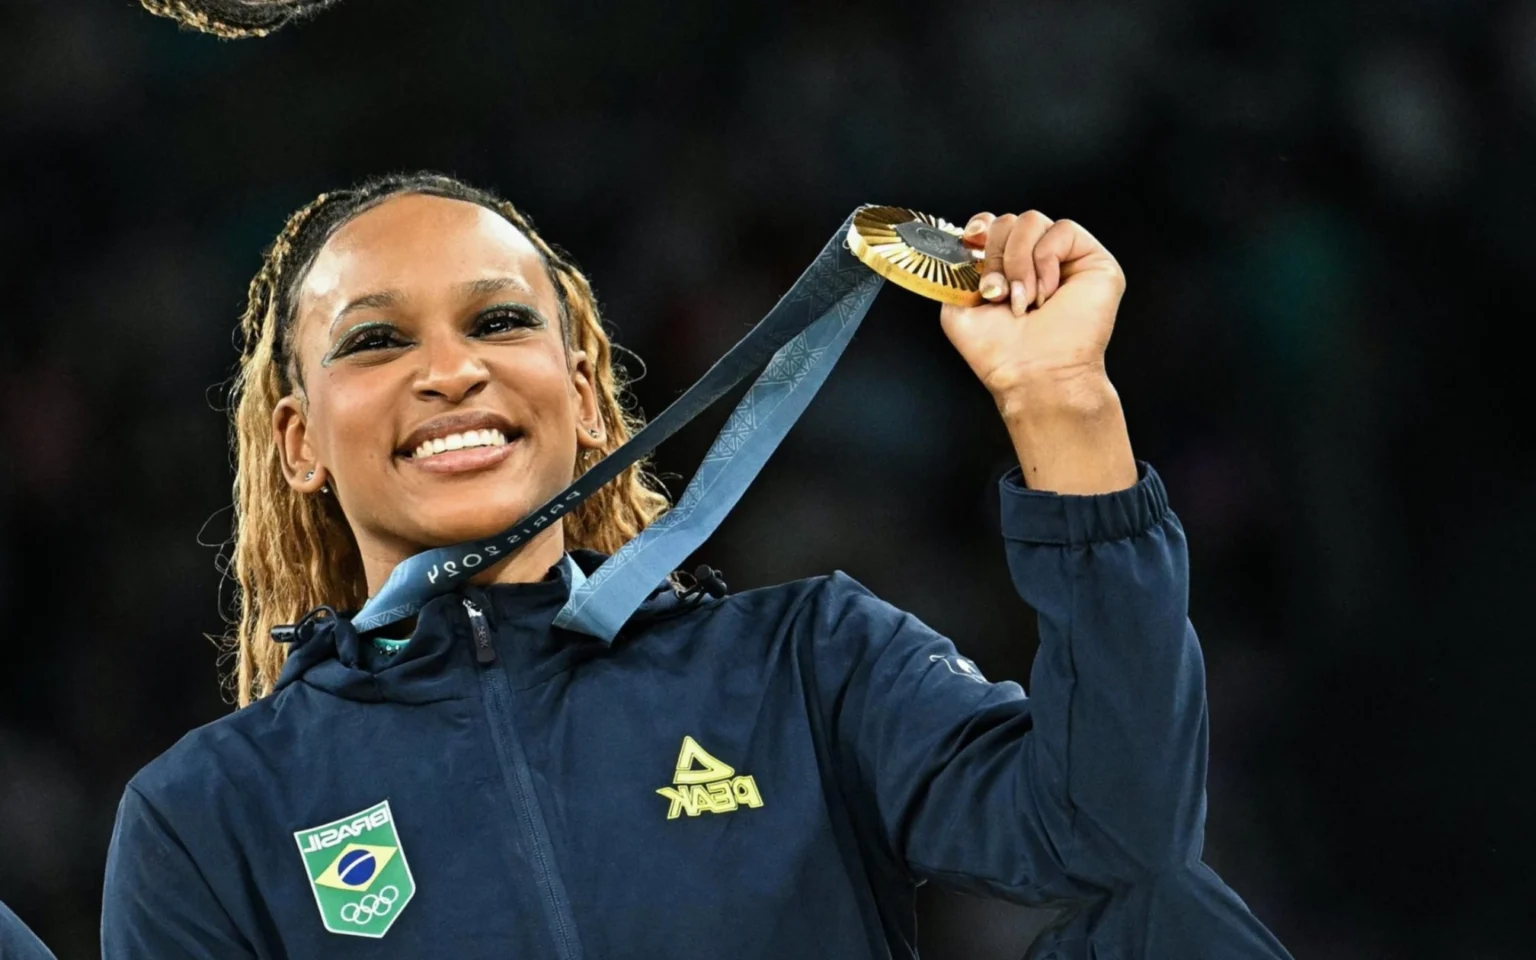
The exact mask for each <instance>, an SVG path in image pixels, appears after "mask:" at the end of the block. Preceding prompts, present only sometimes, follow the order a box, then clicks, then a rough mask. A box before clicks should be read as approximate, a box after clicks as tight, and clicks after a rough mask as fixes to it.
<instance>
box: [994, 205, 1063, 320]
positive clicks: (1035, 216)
mask: <svg viewBox="0 0 1536 960" xmlns="http://www.w3.org/2000/svg"><path fill="white" fill-rule="evenodd" d="M1051 223H1052V220H1051V218H1050V217H1047V216H1046V215H1045V214H1043V213H1041V212H1040V211H1039V210H1031V211H1029V212H1028V213H1024V214H1020V215H1019V218H1018V222H1017V223H1015V224H1014V225H1013V232H1012V233H1010V234H1009V236H1008V244H1007V246H1006V247H1005V248H1004V250H1003V273H1004V275H1005V276H1007V278H1008V290H1009V298H1008V299H1009V303H1010V305H1011V306H1012V308H1013V315H1014V316H1016V317H1022V316H1023V315H1024V311H1025V310H1027V309H1029V303H1030V301H1031V300H1033V299H1034V298H1035V292H1036V290H1037V289H1038V288H1039V277H1038V274H1037V271H1036V270H1035V257H1034V250H1035V244H1037V243H1039V242H1040V238H1041V237H1042V236H1044V235H1045V232H1046V231H1047V230H1049V229H1050V228H1051Z"/></svg>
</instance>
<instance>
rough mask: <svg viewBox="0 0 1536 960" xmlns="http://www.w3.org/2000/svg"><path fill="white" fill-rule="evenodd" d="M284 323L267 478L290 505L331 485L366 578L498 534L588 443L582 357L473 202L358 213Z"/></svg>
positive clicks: (590, 398) (428, 201)
mask: <svg viewBox="0 0 1536 960" xmlns="http://www.w3.org/2000/svg"><path fill="white" fill-rule="evenodd" d="M295 322H296V328H295V336H296V343H295V348H294V355H295V357H296V358H297V359H298V362H299V367H300V375H301V379H302V383H303V386H302V388H301V389H299V390H296V391H295V396H290V397H287V398H284V400H282V401H281V402H280V403H279V405H278V408H277V410H276V411H275V412H274V415H273V426H274V429H275V432H276V434H277V440H278V443H279V446H280V448H281V452H282V454H283V461H284V468H285V470H286V471H287V474H288V480H289V483H290V484H292V485H293V486H294V487H295V488H296V489H298V490H300V491H301V492H303V493H305V494H309V495H323V494H319V493H318V491H319V488H320V487H321V486H322V485H323V484H327V483H328V484H329V485H330V487H331V489H332V491H334V493H335V496H336V497H337V498H338V500H339V502H340V504H341V508H342V511H343V512H344V513H345V514H346V517H347V521H348V523H349V524H350V525H351V527H352V531H353V534H354V535H355V536H356V538H357V541H358V546H359V547H360V548H361V550H362V553H363V559H364V563H365V565H366V566H367V567H369V568H370V570H371V569H373V568H375V567H376V565H378V564H388V565H393V564H394V563H398V562H399V561H400V560H402V559H404V558H405V557H408V556H410V555H411V554H413V553H417V552H419V551H421V550H422V549H425V548H427V547H433V546H441V545H443V544H448V543H456V542H458V541H461V540H468V539H472V538H475V537H481V536H487V535H490V534H492V533H495V532H497V531H499V530H502V529H505V528H506V527H509V526H511V525H512V524H513V523H516V522H517V521H518V520H519V519H521V518H522V517H523V516H525V515H526V514H528V513H529V512H531V511H532V510H533V509H534V508H536V507H538V506H539V505H540V504H542V503H544V502H545V501H546V500H548V499H549V498H550V497H552V496H554V495H555V494H556V493H559V492H560V490H561V489H563V488H564V487H565V486H566V485H567V484H569V483H570V481H571V479H572V477H573V475H574V469H575V462H576V456H577V452H578V449H579V448H581V447H589V448H597V447H599V446H600V445H601V439H602V434H601V430H602V424H601V422H600V418H599V416H598V407H597V402H596V398H595V395H594V393H593V388H592V371H591V365H590V361H589V360H588V358H587V357H586V355H585V354H583V353H581V352H579V351H572V352H567V351H566V349H565V345H564V340H563V338H562V331H561V328H560V317H559V308H558V303H557V300H556V298H555V289H554V285H553V282H552V281H551V279H550V277H549V274H548V272H547V271H546V270H545V268H544V263H543V261H542V259H541V258H540V256H539V254H538V251H537V250H536V249H535V248H534V246H533V244H532V243H530V242H529V240H528V238H527V237H525V236H524V235H523V234H522V233H521V232H520V231H519V230H518V229H517V228H516V227H514V226H512V224H510V223H508V222H507V221H506V220H504V219H503V218H502V217H500V216H499V215H497V214H496V213H495V212H494V211H491V210H488V209H486V208H484V207H481V206H479V205H478V204H474V203H469V202H466V201H462V200H449V199H445V198H442V197H434V196H426V195H420V194H408V195H403V196H399V197H394V198H392V199H390V200H387V201H385V202H384V203H382V204H380V205H379V206H377V207H374V208H373V209H371V210H368V211H366V212H364V213H362V214H359V215H358V216H357V217H355V218H354V219H353V220H351V221H350V222H348V223H347V224H345V225H344V226H342V227H341V229H339V230H337V231H336V233H335V234H334V235H333V236H332V237H331V238H330V240H329V241H328V242H327V243H326V245H325V246H324V247H323V248H322V249H321V251H320V253H319V255H318V256H317V257H316V258H315V262H314V265H313V266H312V267H311V268H310V270H309V273H308V275H307V276H306V277H305V278H304V281H303V285H302V287H301V288H300V290H299V294H298V297H297V302H296V316H295ZM594 430H595V431H598V434H597V436H593V435H592V433H591V431H594ZM311 470H313V471H314V476H313V477H311V478H308V479H306V477H307V474H308V472H309V471H311ZM554 527H555V528H556V529H558V527H559V524H555V525H554ZM369 579H370V581H372V580H373V579H374V578H373V576H372V575H370V577H369Z"/></svg>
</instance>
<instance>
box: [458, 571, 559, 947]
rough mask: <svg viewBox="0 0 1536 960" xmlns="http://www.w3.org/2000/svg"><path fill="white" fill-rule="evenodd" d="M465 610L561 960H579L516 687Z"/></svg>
mask: <svg viewBox="0 0 1536 960" xmlns="http://www.w3.org/2000/svg"><path fill="white" fill-rule="evenodd" d="M463 600H464V610H465V612H466V613H468V614H469V628H470V630H471V631H472V632H473V634H474V638H475V660H476V661H477V662H478V663H479V664H480V692H481V694H482V702H483V703H484V705H485V715H486V720H487V721H488V722H489V724H490V728H491V741H492V742H493V743H494V744H495V745H496V760H497V762H498V763H500V765H501V776H502V780H503V782H504V783H505V784H506V787H507V791H508V792H509V793H510V794H511V795H512V800H513V802H514V804H516V806H517V810H518V813H519V814H520V820H521V822H522V826H523V830H524V833H525V834H526V836H527V839H528V841H529V847H530V848H531V849H532V850H533V860H534V865H535V867H536V868H537V869H538V871H539V882H540V886H541V888H542V889H543V891H544V902H545V906H546V907H547V908H548V910H549V918H550V922H551V923H552V924H553V926H554V933H555V943H556V945H557V946H558V947H559V950H560V954H559V955H560V957H561V958H562V960H580V958H581V955H582V953H581V944H580V942H579V941H578V940H577V938H576V921H575V918H574V917H573V916H572V915H571V904H570V900H569V899H568V898H567V897H566V894H565V882H564V881H563V880H561V878H560V875H559V874H558V873H557V872H556V871H555V856H554V848H553V846H552V845H551V844H550V841H549V831H548V829H547V828H546V827H545V826H544V814H543V812H542V811H541V810H540V809H539V805H538V798H537V796H536V795H535V793H534V790H533V776H532V774H531V773H530V772H529V770H528V759H527V757H526V756H525V755H524V754H523V745H522V743H521V741H519V740H518V737H517V729H516V727H515V726H514V724H513V722H512V710H511V706H510V704H511V700H512V690H511V685H510V684H509V683H508V682H507V675H506V672H505V671H503V670H501V669H499V668H497V667H496V666H495V663H496V649H495V647H493V646H492V645H491V627H490V623H489V622H488V621H487V620H486V617H485V612H484V611H483V610H481V609H480V605H479V604H477V603H475V601H473V600H471V599H470V598H468V597H464V598H463Z"/></svg>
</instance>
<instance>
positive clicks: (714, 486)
mask: <svg viewBox="0 0 1536 960" xmlns="http://www.w3.org/2000/svg"><path fill="white" fill-rule="evenodd" d="M851 220H852V217H850V218H849V221H845V222H844V224H843V226H842V227H840V228H839V229H838V231H837V233H835V234H833V236H832V239H831V240H829V241H827V245H826V246H825V247H824V248H823V249H822V251H821V253H820V254H819V255H818V256H817V257H816V259H815V260H814V261H813V262H812V263H811V265H810V266H809V267H807V268H806V270H805V272H804V273H803V274H801V275H800V279H798V280H796V281H795V284H794V286H792V287H790V288H789V292H788V293H786V294H784V296H783V297H782V298H781V299H780V300H779V302H778V303H777V304H776V305H775V306H774V308H773V309H772V310H770V311H769V312H768V315H767V316H765V317H763V319H762V320H760V321H758V323H757V325H756V326H755V327H753V328H752V329H751V331H749V332H748V333H747V335H746V336H745V337H743V338H742V339H741V340H740V342H738V343H737V344H736V345H735V346H734V347H732V348H731V349H730V350H729V351H728V352H727V353H726V354H725V356H723V357H721V358H720V359H719V360H718V361H716V363H715V365H714V366H712V367H710V368H709V370H708V372H706V373H705V374H704V376H702V377H700V378H699V381H698V382H697V383H695V384H694V385H693V386H692V387H689V388H688V390H687V391H686V392H685V393H684V394H683V395H682V396H681V397H678V398H677V400H675V401H673V403H672V405H671V406H669V407H667V409H666V410H663V411H662V413H661V415H660V416H658V417H657V418H656V419H654V420H652V421H651V422H650V423H649V424H647V425H646V426H645V428H644V429H642V430H641V431H640V432H639V433H636V434H635V435H634V436H633V437H631V438H630V439H629V440H628V442H626V443H625V444H624V445H623V446H621V447H619V448H618V449H617V450H615V451H613V452H612V453H611V454H609V455H608V456H607V457H604V458H603V459H602V460H600V461H598V462H597V463H596V464H594V465H593V467H592V468H591V469H590V470H588V471H587V472H586V473H584V474H582V475H581V476H580V477H578V478H577V479H576V481H575V482H574V483H572V484H571V485H570V486H569V487H566V488H565V489H564V490H563V491H561V492H560V493H559V494H557V495H556V496H555V497H553V498H552V499H550V500H549V501H548V502H547V503H545V504H544V505H543V506H541V507H539V508H538V509H537V510H535V511H533V512H532V513H530V514H529V515H528V516H526V517H524V518H523V519H522V520H520V521H518V522H517V523H516V524H514V525H512V526H511V527H510V528H508V529H506V530H503V531H502V532H501V533H498V534H496V535H494V536H490V537H486V538H484V539H480V540H471V541H468V542H465V543H460V544H455V545H453V546H449V547H438V548H436V549H433V550H427V551H424V552H422V553H418V554H416V555H415V556H413V557H410V558H408V559H407V560H405V561H404V562H402V563H401V564H400V565H398V566H397V567H395V569H394V570H393V572H391V573H390V575H389V578H388V579H387V580H386V581H385V582H384V585H383V586H382V587H380V588H379V592H378V593H377V594H375V595H374V596H372V597H370V598H369V599H368V602H367V603H365V604H364V605H363V609H362V610H360V611H359V612H358V613H357V615H356V616H355V617H353V618H352V624H353V626H354V627H355V628H356V629H357V630H358V631H359V632H366V631H369V630H376V629H378V628H380V627H384V626H387V625H389V624H391V623H396V622H398V621H400V620H405V619H408V618H410V617H413V616H415V615H416V613H417V612H418V611H419V610H420V609H421V608H422V607H423V606H425V605H426V603H427V601H428V600H431V599H432V598H433V597H436V596H439V595H441V594H445V593H450V592H452V591H453V590H454V589H456V588H457V587H458V585H459V583H460V582H462V581H465V580H468V579H469V578H470V577H471V576H473V575H474V574H475V572H476V571H477V570H478V569H480V568H481V567H485V566H490V565H492V564H496V563H499V562H501V561H502V560H505V559H506V558H507V557H509V556H511V555H512V554H513V553H516V552H517V551H518V550H520V549H521V548H522V547H523V546H524V545H525V544H526V543H527V542H528V541H529V540H530V539H532V538H533V536H534V535H535V534H536V533H538V532H539V531H540V530H542V529H544V528H545V527H547V526H548V525H549V524H551V523H556V522H559V518H560V517H561V516H562V515H564V514H566V513H568V512H569V511H570V510H572V509H574V508H575V507H576V505H577V504H579V503H581V502H582V501H583V500H585V499H586V498H587V497H590V496H591V495H592V494H593V493H595V492H597V490H598V489H599V488H601V487H602V486H603V484H605V483H607V482H609V481H610V480H612V479H614V478H615V477H617V476H618V475H619V474H620V473H622V472H623V471H624V470H625V469H626V468H627V467H629V466H630V465H631V464H633V463H634V462H635V461H637V460H639V459H640V458H642V457H644V456H646V455H647V454H649V453H650V452H651V451H653V450H655V449H656V448H657V447H658V446H660V445H661V443H662V442H663V441H665V440H666V439H667V438H668V437H670V436H672V435H673V434H675V433H676V432H677V431H678V430H680V429H682V427H683V426H684V425H686V424H687V423H688V422H689V421H691V420H692V419H693V418H694V417H697V416H698V415H699V414H700V413H702V412H703V411H704V410H706V409H708V408H709V407H710V406H712V405H713V404H714V403H715V402H716V401H717V400H719V399H720V398H721V397H722V396H724V395H725V394H726V392H727V391H729V390H730V389H731V388H732V387H734V386H735V385H736V384H738V383H740V382H741V381H743V380H745V379H746V378H747V377H748V376H749V375H750V374H751V373H752V372H753V371H754V370H759V369H761V370H762V373H761V374H759V376H758V377H757V379H756V380H755V381H754V382H753V384H752V386H751V387H749V388H748V389H747V392H746V395H745V396H743V397H742V399H741V401H740V402H739V403H738V404H737V405H736V409H735V410H733V411H732V412H731V415H730V418H729V419H728V420H727V421H726V424H725V427H724V428H723V429H722V430H721V431H720V435H719V436H718V437H716V438H715V442H714V443H713V444H712V445H711V446H710V448H709V452H708V453H706V454H705V455H704V460H703V462H702V463H701V464H700V465H699V469H698V471H697V472H696V473H695V474H694V476H693V479H692V480H691V481H689V483H688V486H687V488H686V489H685V490H684V491H683V495H682V497H681V498H679V499H678V502H677V504H676V505H675V506H674V507H673V508H672V509H671V510H669V511H667V512H666V513H665V514H663V515H662V516H661V517H660V518H658V519H657V520H656V521H655V522H654V523H652V524H651V525H650V526H648V527H646V528H645V529H644V530H643V531H641V533H640V535H639V536H637V537H635V538H634V539H632V540H630V541H629V542H628V543H626V544H625V545H624V546H622V547H620V548H619V550H618V551H617V552H616V553H614V554H613V556H611V557H609V558H608V559H607V560H606V561H604V562H603V564H602V565H601V566H600V567H598V568H597V570H595V571H593V573H592V574H591V575H590V576H588V577H586V578H584V579H578V580H575V581H573V584H572V591H571V596H570V599H569V600H568V601H567V602H566V605H565V607H564V608H563V609H562V610H561V611H560V613H559V614H558V615H557V616H556V617H555V624H556V625H557V626H560V627H564V628H566V629H568V630H574V631H578V632H580V633H585V634H589V635H591V636H594V637H600V638H602V639H603V640H610V641H611V640H612V639H613V638H614V636H615V635H616V634H617V633H618V631H619V628H620V627H622V626H623V625H624V623H625V621H627V620H628V619H629V617H630V614H632V613H634V611H635V610H636V609H637V608H638V607H639V606H640V604H641V603H642V602H644V600H645V598H646V596H648V595H649V594H650V592H651V591H652V590H653V589H655V587H656V585H657V584H658V583H660V582H661V581H662V579H663V578H665V577H666V576H667V574H668V573H670V572H672V571H673V570H674V569H676V568H677V565H678V564H680V563H682V562H683V561H684V560H685V559H686V558H687V557H688V555H689V554H691V553H692V552H693V551H694V550H696V549H698V547H699V545H700V544H702V543H703V542H704V541H705V540H706V539H708V537H709V535H710V534H711V533H713V532H714V531H715V528H716V527H718V526H719V525H720V522H721V521H722V520H724V519H725V515H726V514H727V513H729V512H730V510H731V508H732V507H734V506H735V505H736V502H737V501H738V500H740V499H741V496H742V494H743V493H745V492H746V490H747V487H748V486H750V485H751V483H752V481H753V480H754V479H756V477H757V474H758V472H759V471H761V470H762V468H763V464H765V463H767V462H768V458H769V457H770V456H772V454H773V451H774V450H776V449H778V446H779V444H780V442H782V441H783V439H784V437H785V436H786V435H787V434H788V433H789V431H790V428H791V427H793V426H794V425H795V422H796V421H797V420H799V419H800V415H801V414H802V413H804V412H805V408H806V407H807V406H808V405H809V404H810V402H811V398H812V397H814V396H815V395H816V391H817V390H819V389H821V385H822V384H823V383H824V382H826V379H827V375H828V374H830V373H831V372H832V367H833V366H835V365H836V363H837V361H838V359H839V358H840V357H841V356H842V354H843V350H844V349H845V348H846V347H847V346H848V342H849V341H850V340H852V339H853V335H854V333H855V332H856V331H857V330H858V327H859V323H860V322H861V321H862V320H863V319H864V314H865V313H866V312H868V310H869V305H870V303H871V302H872V301H873V300H874V298H875V294H876V293H878V292H879V290H880V286H881V284H882V282H883V281H882V280H881V278H880V276H879V275H878V274H876V273H875V272H874V271H873V270H871V269H869V268H868V267H866V266H865V265H864V264H863V263H861V262H860V261H859V260H858V259H857V258H856V257H854V255H853V254H852V253H850V252H849V251H848V249H847V246H846V245H845V242H844V238H845V237H846V236H847V233H848V225H849V222H851Z"/></svg>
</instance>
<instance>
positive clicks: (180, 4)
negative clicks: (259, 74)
mask: <svg viewBox="0 0 1536 960" xmlns="http://www.w3.org/2000/svg"><path fill="white" fill-rule="evenodd" d="M139 2H140V3H142V4H143V5H144V9H145V10H148V11H149V12H150V13H153V14H155V15H156V16H161V17H170V18H171V19H172V20H176V21H178V22H179V23H181V24H183V25H185V26H188V27H191V28H192V29H194V30H200V31H202V32H203V33H211V34H213V35H214V36H216V37H223V38H225V39H226V40H238V39H241V38H244V37H264V36H266V35H267V34H269V33H271V32H272V31H274V30H276V29H278V28H279V27H282V26H284V25H286V24H288V23H290V22H292V21H294V20H303V19H306V18H308V17H312V16H314V15H315V14H317V13H319V12H320V11H321V10H324V9H325V8H326V7H330V6H335V5H336V3H337V2H338V0H139Z"/></svg>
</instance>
